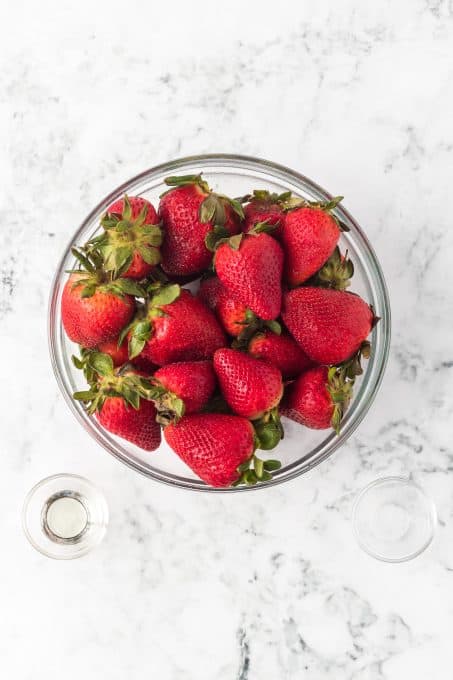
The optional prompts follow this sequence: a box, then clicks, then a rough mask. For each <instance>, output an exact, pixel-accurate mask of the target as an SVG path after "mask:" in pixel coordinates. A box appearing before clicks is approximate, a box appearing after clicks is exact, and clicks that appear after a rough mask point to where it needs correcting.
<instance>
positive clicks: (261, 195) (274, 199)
mask: <svg viewBox="0 0 453 680" xmlns="http://www.w3.org/2000/svg"><path fill="white" fill-rule="evenodd" d="M291 196H292V192H291V191H284V192H283V193H281V194H277V193H275V191H273V192H270V191H268V190H267V189H254V190H253V191H252V193H251V194H246V195H245V196H241V198H238V199H237V200H238V201H239V202H240V203H250V201H259V202H260V203H268V204H269V205H280V206H282V205H284V204H285V203H286V202H287V201H289V199H290V198H291Z"/></svg>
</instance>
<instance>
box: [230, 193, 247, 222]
mask: <svg viewBox="0 0 453 680" xmlns="http://www.w3.org/2000/svg"><path fill="white" fill-rule="evenodd" d="M228 203H229V204H230V205H231V207H232V208H233V210H234V212H235V213H236V215H238V217H240V219H241V220H243V219H244V218H245V215H244V208H243V207H242V204H241V202H240V201H237V200H236V199H235V198H229V199H228Z"/></svg>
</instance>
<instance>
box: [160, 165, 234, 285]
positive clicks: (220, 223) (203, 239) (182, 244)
mask: <svg viewBox="0 0 453 680" xmlns="http://www.w3.org/2000/svg"><path fill="white" fill-rule="evenodd" d="M165 183H166V184H167V185H168V186H170V187H173V188H172V189H170V190H169V191H167V192H166V193H164V194H163V195H162V196H161V200H160V205H159V215H160V218H161V219H162V222H163V225H164V229H165V238H164V243H163V246H162V268H163V269H164V271H165V272H166V273H167V274H169V275H170V276H186V275H190V274H198V273H201V272H202V271H203V270H205V269H207V268H208V267H209V265H210V262H211V258H212V255H211V252H210V251H209V250H208V247H207V244H208V245H209V243H210V239H211V238H212V237H213V236H214V235H216V234H217V235H219V234H221V235H223V236H228V235H231V234H237V233H238V232H239V231H240V220H241V219H242V218H243V210H242V206H241V204H240V203H239V202H238V201H235V200H232V199H229V198H227V197H226V196H221V195H218V194H215V193H213V192H212V191H211V190H210V188H209V186H208V184H207V182H205V181H204V180H203V179H202V177H201V175H187V176H184V177H168V178H167V179H166V180H165Z"/></svg>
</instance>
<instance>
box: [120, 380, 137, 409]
mask: <svg viewBox="0 0 453 680" xmlns="http://www.w3.org/2000/svg"><path fill="white" fill-rule="evenodd" d="M121 395H122V396H123V397H124V399H125V400H126V402H127V403H128V404H130V405H131V406H132V408H134V409H135V410H136V411H138V409H139V408H140V395H139V394H138V392H136V391H135V390H134V389H133V387H131V386H129V385H128V384H127V382H124V383H123V385H122V386H121Z"/></svg>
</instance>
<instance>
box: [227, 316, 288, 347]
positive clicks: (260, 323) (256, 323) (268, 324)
mask: <svg viewBox="0 0 453 680" xmlns="http://www.w3.org/2000/svg"><path fill="white" fill-rule="evenodd" d="M236 323H237V324H238V325H241V326H243V330H241V332H240V333H239V335H238V336H237V338H235V339H234V340H233V343H232V345H231V346H232V347H233V348H234V349H246V348H247V346H248V344H249V342H250V340H251V339H252V337H255V336H256V335H258V334H259V331H262V330H264V329H265V328H268V329H269V330H270V331H272V333H275V335H281V333H282V327H281V325H280V323H279V322H278V321H275V319H272V320H269V321H265V320H264V319H260V317H259V316H257V315H256V314H255V313H254V312H252V310H251V309H247V310H246V312H245V320H244V321H236Z"/></svg>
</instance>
